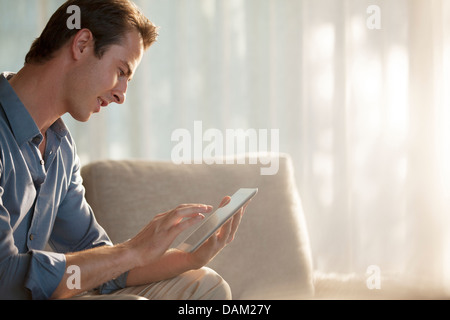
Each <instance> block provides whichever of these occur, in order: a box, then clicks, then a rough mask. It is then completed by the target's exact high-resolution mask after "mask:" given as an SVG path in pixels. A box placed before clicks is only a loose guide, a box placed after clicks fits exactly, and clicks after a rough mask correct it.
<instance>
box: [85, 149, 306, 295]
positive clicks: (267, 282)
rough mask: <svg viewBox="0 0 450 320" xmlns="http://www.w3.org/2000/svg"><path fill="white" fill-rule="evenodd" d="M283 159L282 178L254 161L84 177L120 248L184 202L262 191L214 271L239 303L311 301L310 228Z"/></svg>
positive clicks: (120, 165) (112, 167) (99, 167)
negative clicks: (241, 191) (247, 190)
mask: <svg viewBox="0 0 450 320" xmlns="http://www.w3.org/2000/svg"><path fill="white" fill-rule="evenodd" d="M276 157H277V161H279V169H278V172H277V173H276V174H275V175H263V174H261V172H262V171H261V168H264V167H267V165H263V164H260V163H258V164H252V163H251V162H250V160H248V158H247V159H246V160H245V161H244V163H245V164H237V163H235V164H205V163H203V164H195V165H194V164H192V165H176V164H174V163H171V162H158V161H144V160H127V161H100V162H96V163H91V164H88V165H86V166H84V167H83V169H82V176H83V180H84V182H83V184H84V186H85V188H86V198H87V200H88V202H89V204H90V205H91V207H92V208H93V210H94V212H95V215H96V218H97V220H98V222H99V223H100V224H101V225H102V226H103V227H104V228H105V230H106V231H107V233H108V234H109V236H110V238H111V240H112V241H113V242H114V243H120V242H123V241H126V240H127V239H130V238H132V237H133V236H134V235H135V234H136V233H138V232H139V231H140V230H141V229H142V228H143V227H144V225H145V224H147V223H148V222H149V221H150V220H151V219H152V218H153V217H154V215H156V214H158V213H162V212H165V211H167V210H170V209H173V208H175V207H176V206H177V205H179V204H182V203H192V202H194V203H205V204H211V205H213V206H214V207H217V206H218V204H219V202H220V201H221V199H222V198H223V197H224V196H225V195H232V194H233V193H234V192H235V191H236V190H237V189H239V188H241V187H258V188H259V192H258V194H257V195H256V197H255V198H254V199H253V200H252V202H251V203H250V205H249V206H248V208H247V211H246V214H245V215H244V217H243V220H242V222H241V225H240V227H239V230H238V233H237V236H236V238H235V240H234V241H233V242H232V243H231V244H230V245H228V246H227V247H226V248H225V249H224V250H223V251H222V252H221V253H220V254H219V255H217V256H216V257H215V259H214V260H213V261H212V262H211V263H210V264H209V265H208V266H209V267H211V268H213V269H214V270H216V271H217V272H218V273H219V274H220V275H222V276H223V277H224V279H225V280H226V281H227V282H228V283H229V284H230V286H231V288H232V292H233V297H234V299H254V298H255V299H266V298H267V299H277V298H280V299H286V298H293V299H296V298H304V297H308V296H310V295H311V294H312V293H313V283H312V263H311V252H310V245H309V238H308V234H307V227H306V223H305V219H304V214H303V211H302V206H301V201H300V198H299V195H298V190H297V188H296V185H295V182H294V179H293V167H292V163H291V159H290V157H289V156H288V155H285V154H281V155H276ZM177 241H179V239H178V240H177ZM177 241H175V243H174V246H176V245H177Z"/></svg>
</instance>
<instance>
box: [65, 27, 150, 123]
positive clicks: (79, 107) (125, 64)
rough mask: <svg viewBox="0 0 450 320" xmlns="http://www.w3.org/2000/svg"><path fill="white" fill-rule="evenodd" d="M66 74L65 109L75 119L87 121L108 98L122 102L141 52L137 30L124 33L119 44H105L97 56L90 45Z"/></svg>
mask: <svg viewBox="0 0 450 320" xmlns="http://www.w3.org/2000/svg"><path fill="white" fill-rule="evenodd" d="M88 52H89V54H88V55H86V57H83V59H82V60H81V61H80V62H79V63H78V65H77V67H76V68H75V69H74V70H73V74H71V75H69V79H70V81H69V82H68V83H69V85H68V90H67V91H68V94H67V97H68V98H67V101H66V102H65V103H66V105H67V108H68V110H67V112H68V113H70V114H71V115H72V117H73V118H74V119H76V120H78V121H83V122H84V121H87V120H89V118H90V117H91V115H92V114H93V113H97V112H100V109H101V108H102V107H106V106H107V105H108V104H110V103H111V102H116V103H118V104H122V103H124V102H125V98H126V92H127V88H128V82H129V81H130V80H131V77H132V75H133V74H134V72H135V71H136V69H137V67H138V65H139V63H140V61H141V59H142V55H143V52H144V50H143V45H142V40H141V38H140V35H139V33H138V32H137V31H132V32H129V33H127V34H126V35H125V37H124V39H123V40H122V42H121V44H120V45H112V46H110V47H108V49H107V51H106V52H105V53H104V55H103V56H102V58H101V59H99V58H98V57H96V56H95V54H94V50H93V44H92V47H91V48H89V50H88Z"/></svg>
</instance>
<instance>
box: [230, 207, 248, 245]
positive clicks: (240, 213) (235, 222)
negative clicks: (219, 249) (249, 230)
mask: <svg viewBox="0 0 450 320" xmlns="http://www.w3.org/2000/svg"><path fill="white" fill-rule="evenodd" d="M244 210H245V209H244V208H241V209H240V210H239V211H238V212H237V213H236V214H235V215H234V216H233V218H232V222H231V231H230V235H229V236H228V239H227V244H228V243H230V242H231V241H233V240H234V238H235V236H236V233H237V230H238V228H239V225H240V224H241V220H242V216H243V215H244Z"/></svg>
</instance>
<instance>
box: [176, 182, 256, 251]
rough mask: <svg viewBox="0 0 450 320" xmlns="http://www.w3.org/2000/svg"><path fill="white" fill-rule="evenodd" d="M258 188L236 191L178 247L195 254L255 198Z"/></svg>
mask: <svg viewBox="0 0 450 320" xmlns="http://www.w3.org/2000/svg"><path fill="white" fill-rule="evenodd" d="M257 192H258V188H241V189H239V190H238V191H236V192H235V193H234V194H233V195H232V196H231V199H230V202H228V204H227V205H225V206H224V207H221V208H218V209H217V210H216V211H214V212H213V213H211V215H209V217H207V218H206V219H205V221H203V222H202V223H201V224H200V225H199V226H198V227H197V228H195V229H194V230H193V231H192V232H191V233H190V234H189V235H188V236H187V237H186V238H185V239H184V240H183V241H182V242H181V243H180V244H179V245H178V247H177V249H180V250H182V251H186V252H193V251H195V250H197V248H198V247H200V246H201V245H202V244H203V242H205V241H206V240H208V238H209V237H210V236H211V235H212V234H213V233H214V232H216V231H217V230H218V229H219V228H220V227H221V226H222V225H223V224H224V223H225V222H227V221H228V219H230V218H231V217H232V216H233V215H234V214H235V213H237V212H238V211H239V209H240V208H242V206H244V205H245V204H246V203H247V201H249V200H250V199H251V198H253V197H254V196H255V194H256V193H257Z"/></svg>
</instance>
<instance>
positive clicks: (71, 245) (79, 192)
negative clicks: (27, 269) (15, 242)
mask: <svg viewBox="0 0 450 320" xmlns="http://www.w3.org/2000/svg"><path fill="white" fill-rule="evenodd" d="M80 168H81V166H80V161H79V159H78V156H75V161H74V167H73V170H72V175H71V177H70V185H69V188H68V190H67V194H66V195H65V197H64V200H63V201H62V203H61V204H60V206H59V209H58V214H57V217H56V220H55V225H54V228H53V232H52V236H51V238H50V241H49V244H50V245H51V246H52V247H53V249H54V250H55V251H56V252H61V253H67V252H78V251H82V250H87V249H91V248H95V247H100V246H112V242H111V240H110V239H109V237H108V235H107V233H106V231H105V230H104V229H103V228H102V227H101V226H100V225H99V224H98V222H97V221H96V219H95V216H94V213H93V210H92V208H91V207H90V206H89V204H88V203H87V201H86V199H85V189H84V186H83V184H82V182H83V181H82V178H81V174H80ZM127 275H128V273H124V274H122V275H121V276H119V277H117V278H116V279H113V280H111V281H109V282H107V283H105V284H103V285H102V286H100V288H99V291H100V293H110V292H112V291H115V290H118V289H122V288H124V287H125V285H126V279H127Z"/></svg>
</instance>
